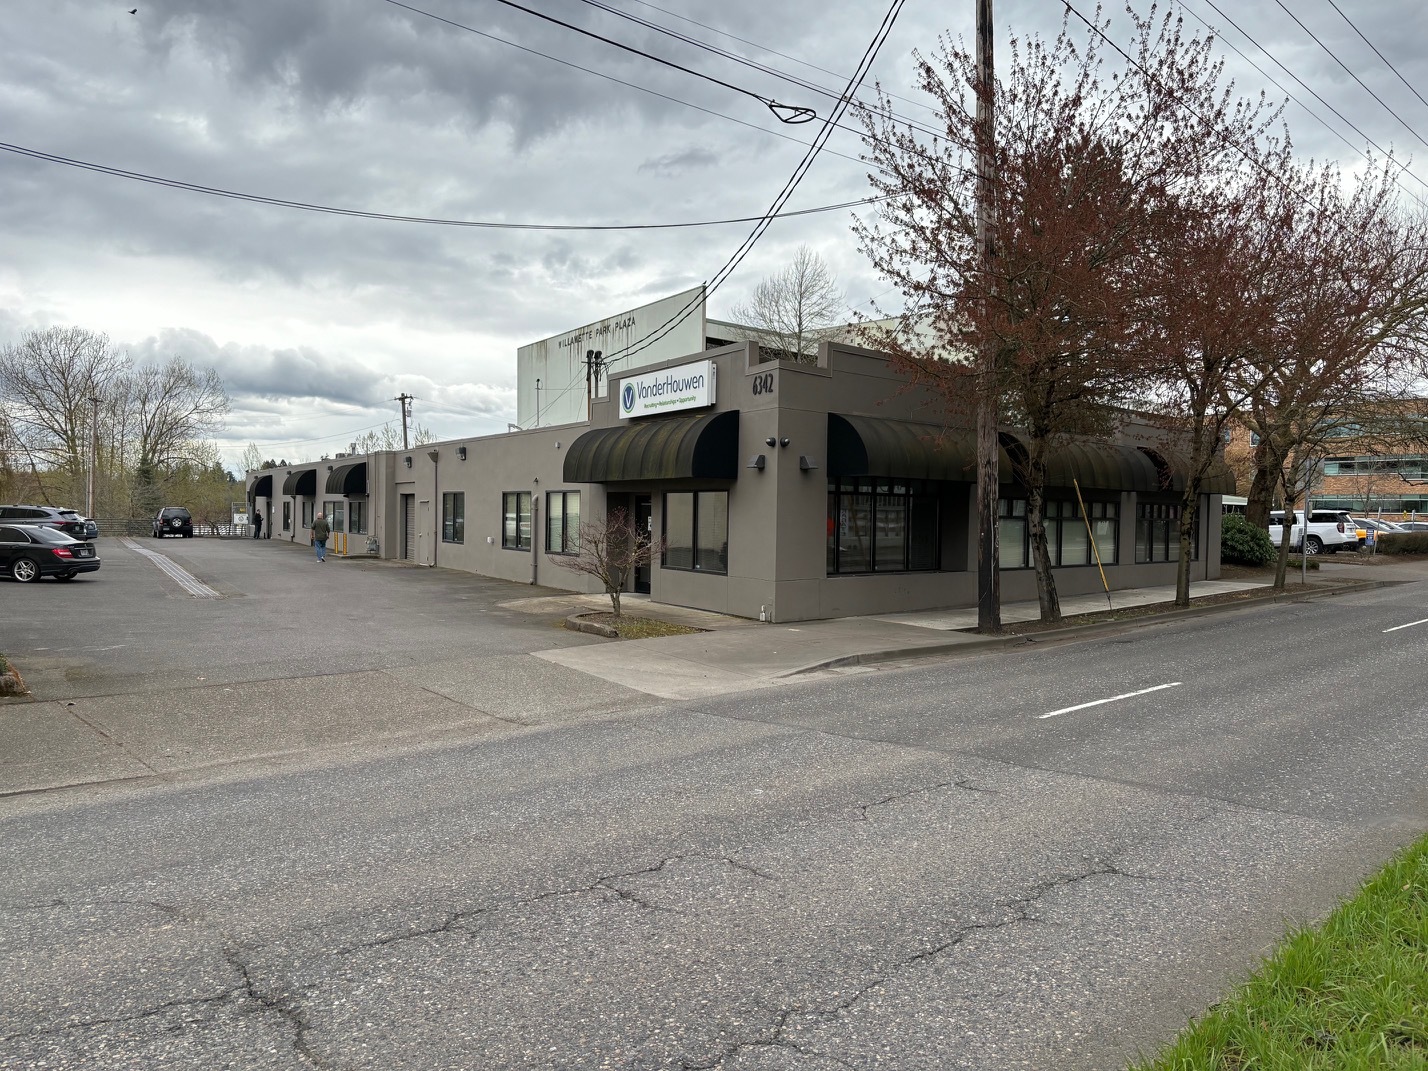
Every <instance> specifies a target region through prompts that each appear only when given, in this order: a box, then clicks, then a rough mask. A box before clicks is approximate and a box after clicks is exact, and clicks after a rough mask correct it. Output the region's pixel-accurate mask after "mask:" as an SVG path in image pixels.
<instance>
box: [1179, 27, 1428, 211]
mask: <svg viewBox="0 0 1428 1071" xmlns="http://www.w3.org/2000/svg"><path fill="white" fill-rule="evenodd" d="M1205 3H1207V4H1209V5H1210V7H1211V9H1212V10H1214V12H1215V13H1216V14H1217V15H1219V16H1220V18H1222V19H1224V20H1225V21H1226V22H1228V23H1229V24H1230V25H1231V26H1233V27H1234V28H1235V29H1236V30H1237V31H1238V32H1239V34H1240V36H1242V37H1243V38H1244V39H1245V40H1246V41H1248V42H1249V43H1250V44H1251V45H1253V46H1254V47H1255V48H1257V49H1259V51H1260V52H1261V53H1262V54H1263V55H1264V56H1265V57H1266V58H1268V59H1269V60H1271V61H1272V62H1273V63H1274V65H1275V66H1277V67H1278V68H1279V69H1280V70H1282V71H1283V72H1284V73H1285V74H1287V75H1289V77H1290V78H1292V79H1294V81H1296V82H1297V83H1299V85H1300V86H1301V87H1302V88H1303V89H1304V90H1305V91H1306V92H1307V93H1309V94H1311V95H1312V96H1313V97H1314V99H1315V100H1317V101H1318V102H1319V103H1320V104H1322V105H1323V106H1324V107H1325V108H1328V109H1329V111H1331V112H1333V113H1334V115H1335V116H1337V117H1338V119H1339V121H1340V122H1342V123H1343V124H1344V125H1345V126H1347V127H1348V128H1349V129H1350V130H1352V131H1353V132H1354V133H1355V134H1357V135H1358V136H1359V137H1361V138H1363V139H1364V142H1365V143H1366V144H1368V145H1371V146H1372V147H1373V148H1375V149H1377V150H1378V151H1379V152H1380V153H1382V154H1383V155H1384V156H1385V157H1388V158H1390V159H1391V158H1392V154H1391V153H1389V152H1388V151H1387V150H1386V149H1384V148H1383V146H1381V145H1379V144H1378V142H1376V141H1374V139H1373V138H1371V137H1369V136H1368V134H1366V133H1364V131H1363V130H1362V129H1360V128H1359V127H1358V125H1357V124H1355V123H1354V121H1353V120H1352V119H1350V118H1348V116H1346V115H1344V113H1343V112H1341V111H1339V109H1338V108H1336V107H1334V106H1333V105H1332V104H1330V103H1329V102H1328V101H1327V100H1325V99H1324V98H1323V96H1321V95H1320V94H1319V93H1318V91H1317V90H1315V89H1314V87H1313V86H1311V85H1309V84H1308V83H1307V82H1305V81H1304V79H1302V78H1300V77H1299V76H1298V75H1297V74H1295V73H1294V72H1293V71H1291V70H1290V69H1289V68H1288V67H1287V66H1285V64H1284V63H1283V62H1282V61H1280V60H1279V59H1278V58H1277V57H1276V56H1275V55H1274V54H1273V53H1272V52H1270V51H1269V50H1268V49H1267V48H1265V47H1264V45H1262V44H1260V43H1259V42H1258V41H1257V40H1255V39H1254V38H1253V37H1252V36H1250V34H1249V33H1248V32H1247V31H1246V30H1245V29H1244V27H1242V26H1241V25H1240V24H1239V23H1237V22H1236V21H1235V20H1234V19H1233V18H1232V17H1231V16H1229V15H1227V14H1226V13H1225V12H1224V10H1223V9H1221V8H1220V6H1219V5H1218V4H1217V3H1215V0H1205ZM1179 4H1180V9H1181V10H1182V11H1185V12H1186V13H1187V14H1189V15H1190V16H1191V17H1193V18H1194V19H1195V20H1196V21H1197V22H1199V23H1200V25H1201V26H1204V27H1205V29H1207V30H1209V31H1210V32H1211V33H1212V34H1215V35H1216V36H1217V37H1218V38H1219V39H1220V40H1221V41H1223V42H1224V43H1225V44H1226V45H1228V46H1229V47H1230V48H1232V49H1234V51H1235V52H1236V53H1237V54H1238V55H1239V56H1240V58H1241V59H1243V60H1244V61H1245V62H1246V63H1248V64H1249V65H1250V66H1251V67H1253V68H1254V69H1255V70H1256V71H1258V72H1259V73H1260V74H1261V75H1262V76H1263V77H1264V78H1265V79H1266V80H1267V81H1268V82H1269V83H1270V85H1272V86H1274V88H1276V89H1277V90H1279V91H1280V92H1281V93H1283V94H1284V95H1285V96H1286V97H1288V98H1289V99H1290V100H1292V101H1294V103H1295V104H1297V105H1299V107H1301V108H1303V109H1304V111H1305V112H1306V113H1307V114H1308V115H1309V116H1310V117H1312V118H1313V119H1314V120H1315V121H1316V122H1318V123H1319V124H1320V125H1321V126H1323V127H1324V129H1325V130H1327V131H1329V133H1331V134H1333V135H1334V136H1335V137H1337V138H1338V139H1339V140H1340V141H1342V142H1343V143H1344V144H1345V145H1347V146H1348V147H1349V148H1350V149H1352V150H1353V151H1354V152H1356V153H1358V154H1359V155H1360V156H1362V157H1363V158H1364V159H1365V160H1369V159H1370V157H1369V154H1368V153H1367V152H1365V151H1364V149H1363V146H1361V145H1355V144H1354V143H1353V142H1352V141H1350V140H1349V139H1348V138H1347V137H1346V136H1345V135H1344V133H1343V131H1341V130H1337V129H1335V128H1334V126H1333V125H1332V124H1331V123H1330V122H1329V121H1328V120H1327V119H1325V118H1324V117H1323V116H1321V115H1319V114H1318V113H1317V112H1315V111H1314V109H1313V108H1311V107H1309V105H1307V104H1305V103H1304V101H1302V100H1301V99H1299V98H1298V97H1296V96H1295V95H1294V94H1293V93H1291V92H1290V91H1289V90H1287V89H1285V88H1284V86H1283V84H1281V83H1280V82H1279V80H1278V79H1276V78H1275V77H1274V76H1273V75H1272V74H1270V73H1269V72H1268V71H1266V70H1265V69H1264V68H1263V67H1261V66H1260V65H1259V64H1258V63H1256V62H1255V61H1254V60H1253V59H1252V58H1251V57H1250V56H1248V55H1247V54H1246V53H1245V51H1244V50H1243V49H1242V48H1240V47H1239V46H1238V45H1236V44H1235V43H1234V42H1233V41H1231V40H1229V39H1228V38H1227V37H1225V36H1224V34H1222V33H1220V32H1219V31H1218V30H1217V29H1216V28H1215V27H1214V26H1211V25H1210V24H1209V23H1208V22H1206V21H1205V19H1204V18H1203V17H1202V16H1201V15H1200V14H1199V12H1197V11H1195V10H1194V9H1193V8H1191V7H1189V6H1187V5H1186V3H1185V2H1184V0H1179ZM1408 168H1409V165H1408V163H1407V162H1404V163H1402V164H1398V165H1397V169H1398V174H1399V175H1403V174H1407V175H1409V176H1410V177H1411V178H1413V179H1415V180H1417V181H1418V182H1419V183H1423V179H1421V178H1419V177H1418V175H1417V174H1415V173H1414V172H1412V171H1410V170H1409V169H1408ZM1394 182H1395V185H1397V186H1398V188H1399V189H1400V190H1402V191H1403V192H1404V193H1405V194H1407V195H1408V196H1409V197H1412V198H1413V199H1414V200H1415V201H1417V202H1418V203H1419V204H1424V201H1423V199H1422V198H1421V197H1420V196H1419V195H1418V194H1416V193H1414V192H1413V191H1412V190H1409V189H1408V188H1407V187H1405V186H1404V185H1403V184H1402V183H1400V182H1398V181H1397V178H1396V177H1395V180H1394ZM1423 184H1424V185H1425V186H1428V183H1423ZM1425 207H1428V205H1425Z"/></svg>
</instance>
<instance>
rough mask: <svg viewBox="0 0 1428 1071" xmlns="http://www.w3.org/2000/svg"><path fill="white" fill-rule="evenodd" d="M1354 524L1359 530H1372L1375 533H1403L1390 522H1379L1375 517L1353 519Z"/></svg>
mask: <svg viewBox="0 0 1428 1071" xmlns="http://www.w3.org/2000/svg"><path fill="white" fill-rule="evenodd" d="M1354 523H1355V524H1357V525H1358V526H1359V527H1360V528H1365V529H1368V528H1372V529H1373V530H1374V531H1375V532H1380V533H1382V532H1401V531H1403V529H1402V528H1400V527H1399V526H1398V525H1396V524H1394V523H1393V522H1392V521H1381V520H1379V519H1378V518H1377V517H1355V518H1354Z"/></svg>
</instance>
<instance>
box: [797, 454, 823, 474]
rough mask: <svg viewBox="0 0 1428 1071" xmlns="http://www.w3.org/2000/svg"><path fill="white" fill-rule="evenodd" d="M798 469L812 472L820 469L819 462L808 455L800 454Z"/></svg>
mask: <svg viewBox="0 0 1428 1071" xmlns="http://www.w3.org/2000/svg"><path fill="white" fill-rule="evenodd" d="M798 467H799V469H800V470H801V471H803V472H812V471H813V470H814V469H816V468H817V467H818V462H816V461H814V460H813V459H812V458H811V457H809V456H808V455H807V454H799V455H798Z"/></svg>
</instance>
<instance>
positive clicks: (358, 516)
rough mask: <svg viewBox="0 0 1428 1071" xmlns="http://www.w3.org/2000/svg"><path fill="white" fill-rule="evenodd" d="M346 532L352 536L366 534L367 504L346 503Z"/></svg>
mask: <svg viewBox="0 0 1428 1071" xmlns="http://www.w3.org/2000/svg"><path fill="white" fill-rule="evenodd" d="M347 513H348V517H347V521H348V528H347V530H348V531H349V532H351V533H352V534H353V535H366V534H367V503H366V502H349V503H347Z"/></svg>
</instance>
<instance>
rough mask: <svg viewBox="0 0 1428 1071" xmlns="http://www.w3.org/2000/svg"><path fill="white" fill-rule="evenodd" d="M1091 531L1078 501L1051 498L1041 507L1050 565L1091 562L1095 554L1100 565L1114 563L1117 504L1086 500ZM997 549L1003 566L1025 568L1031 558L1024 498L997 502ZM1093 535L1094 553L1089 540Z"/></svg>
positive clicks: (1116, 540) (1091, 563) (1118, 514)
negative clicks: (1088, 529) (1051, 499)
mask: <svg viewBox="0 0 1428 1071" xmlns="http://www.w3.org/2000/svg"><path fill="white" fill-rule="evenodd" d="M1086 510H1087V512H1088V513H1090V515H1091V531H1090V533H1089V534H1088V533H1087V531H1086V518H1085V516H1083V515H1082V513H1081V504H1080V503H1079V502H1076V501H1074V500H1069V501H1068V500H1060V499H1058V500H1053V501H1050V502H1047V503H1045V505H1044V506H1043V507H1042V514H1043V520H1044V521H1045V524H1046V550H1047V553H1048V554H1049V555H1050V556H1051V564H1052V565H1054V566H1068V565H1094V564H1095V563H1096V557H1095V556H1096V555H1097V554H1099V555H1100V558H1101V564H1102V565H1114V564H1115V563H1116V561H1117V560H1118V557H1119V551H1120V548H1119V546H1118V540H1119V536H1120V525H1119V522H1118V518H1119V516H1120V504H1119V503H1118V502H1087V503H1086ZM997 513H998V517H997V526H998V549H999V551H1000V554H1001V567H1002V568H1003V569H1027V568H1030V566H1031V564H1032V560H1031V532H1030V529H1028V527H1027V523H1026V499H1024V498H1003V499H1001V500H1000V501H999V502H998V504H997ZM1093 537H1094V538H1095V540H1096V546H1095V550H1094V552H1093V551H1092V549H1091V539H1092V538H1093Z"/></svg>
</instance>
